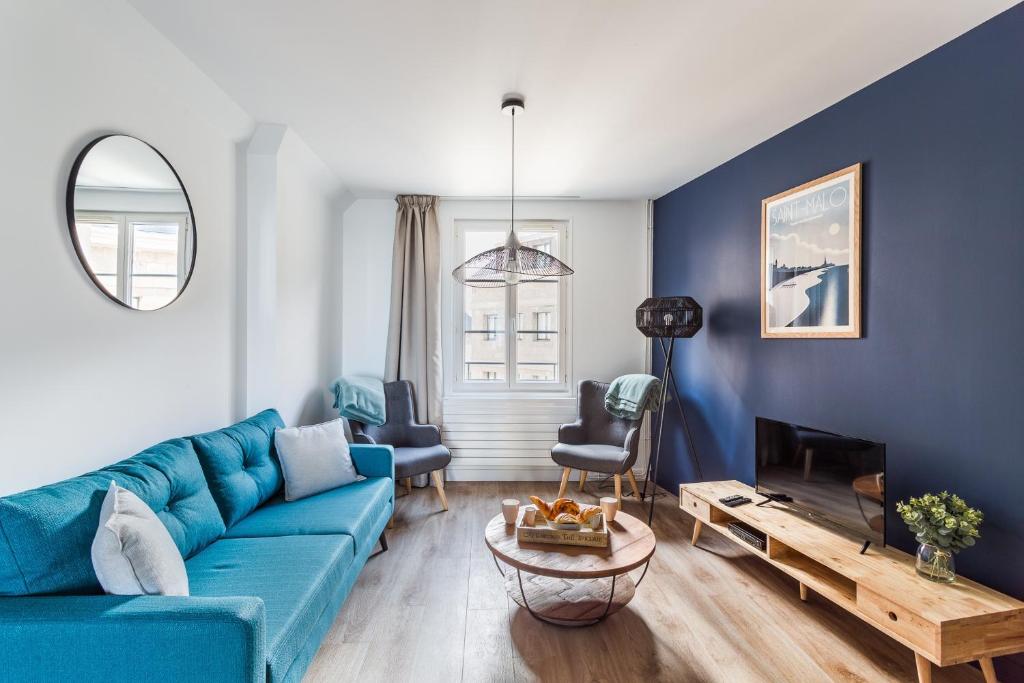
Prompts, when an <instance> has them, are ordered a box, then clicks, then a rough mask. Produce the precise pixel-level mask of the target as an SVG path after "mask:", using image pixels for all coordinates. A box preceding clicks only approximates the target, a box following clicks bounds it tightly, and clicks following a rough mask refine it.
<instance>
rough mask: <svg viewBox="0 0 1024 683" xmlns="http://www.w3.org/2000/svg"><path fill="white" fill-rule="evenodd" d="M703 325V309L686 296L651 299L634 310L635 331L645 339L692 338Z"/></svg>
mask: <svg viewBox="0 0 1024 683" xmlns="http://www.w3.org/2000/svg"><path fill="white" fill-rule="evenodd" d="M703 324H704V309H703V308H701V307H700V304H699V303H697V302H696V301H694V300H693V299H692V298H691V297H688V296H662V297H651V298H649V299H647V300H646V301H644V302H643V303H642V304H640V306H638V307H637V309H636V329H638V330H640V331H641V332H643V334H644V336H647V337H663V338H666V337H667V338H674V339H677V338H686V337H692V336H693V335H695V334H697V332H699V331H700V328H701V326H703Z"/></svg>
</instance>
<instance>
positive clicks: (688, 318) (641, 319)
mask: <svg viewBox="0 0 1024 683" xmlns="http://www.w3.org/2000/svg"><path fill="white" fill-rule="evenodd" d="M703 325H704V309H702V308H701V306H700V304H698V303H697V302H696V301H694V300H693V299H692V298H691V297H688V296H665V297H652V298H649V299H647V300H645V301H644V302H643V303H642V304H640V306H639V307H638V308H637V309H636V328H637V329H638V330H640V332H642V333H643V334H644V336H646V337H650V338H652V339H657V340H658V345H659V346H661V353H662V357H663V358H664V359H665V370H664V372H663V373H662V378H661V402H660V403H659V404H658V406H659V407H658V435H657V440H656V442H655V447H654V453H653V457H650V458H648V459H647V474H646V476H645V477H644V488H643V491H642V492H641V494H640V499H641V500H643V499H644V498H645V497H646V496H647V484H648V483H649V482H651V481H652V480H653V481H654V485H655V487H657V484H658V462H659V460H660V457H661V439H662V434H663V432H664V431H665V410H666V404H667V399H668V392H669V389H670V388H671V390H672V393H673V394H674V396H675V403H676V406H677V407H678V410H679V417H680V419H681V420H682V423H683V431H684V432H685V434H686V445H687V448H688V449H689V451H690V457H691V458H692V459H693V465H694V469H695V470H696V472H697V478H698V479H703V478H704V474H703V472H702V471H701V467H700V459H699V458H698V457H697V451H696V450H695V449H694V447H693V436H692V435H691V434H690V425H689V424H688V423H687V421H686V412H685V411H684V410H683V402H682V399H681V397H680V395H679V388H678V387H677V386H676V378H675V375H674V374H673V373H672V353H673V351H675V344H676V339H688V338H690V337H692V336H694V335H695V334H697V332H699V331H700V328H701V327H702V326H703ZM666 339H668V347H667V348H666V346H665V340H666ZM655 490H657V489H655ZM654 498H655V496H654V491H652V492H651V507H650V510H649V512H648V513H647V524H648V526H649V525H650V524H651V523H652V522H653V521H654Z"/></svg>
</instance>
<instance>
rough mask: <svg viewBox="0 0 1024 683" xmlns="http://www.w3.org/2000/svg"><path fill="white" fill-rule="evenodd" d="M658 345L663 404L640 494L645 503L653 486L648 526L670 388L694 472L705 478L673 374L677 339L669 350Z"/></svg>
mask: <svg viewBox="0 0 1024 683" xmlns="http://www.w3.org/2000/svg"><path fill="white" fill-rule="evenodd" d="M658 343H659V344H660V345H661V354H662V357H663V358H664V359H665V370H664V372H663V373H662V378H661V402H660V403H659V406H658V412H657V413H656V415H657V424H658V433H657V438H656V440H655V446H654V451H653V452H652V453H651V457H650V458H648V459H647V474H646V476H645V477H644V488H643V491H642V492H641V494H640V500H641V501H644V499H645V498H646V496H647V484H648V483H652V484H653V489H652V491H651V502H650V507H649V509H648V512H647V525H648V526H650V525H651V524H652V523H653V522H654V499H655V494H656V492H657V487H658V465H659V462H660V459H661V442H662V437H663V434H664V431H665V410H666V408H667V403H668V401H667V399H668V392H669V389H670V388H671V389H672V393H673V395H674V398H675V403H676V406H677V407H678V409H679V418H680V421H681V422H682V423H683V432H684V433H685V434H686V446H687V448H688V449H689V451H690V457H691V458H692V459H693V465H694V470H695V471H696V473H697V478H698V480H702V479H703V478H704V474H703V472H702V471H701V467H700V460H699V459H698V458H697V451H696V450H695V449H694V447H693V436H692V434H691V433H690V425H689V423H688V422H687V421H686V412H685V411H684V410H683V403H682V399H681V398H680V395H679V388H678V387H677V386H676V379H675V375H674V374H673V373H672V354H673V352H674V351H675V344H676V338H675V337H671V338H669V342H668V348H667V349H666V348H665V340H664V339H663V338H658Z"/></svg>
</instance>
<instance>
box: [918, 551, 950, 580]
mask: <svg viewBox="0 0 1024 683" xmlns="http://www.w3.org/2000/svg"><path fill="white" fill-rule="evenodd" d="M917 573H918V574H920V575H921V576H923V577H924V578H926V579H928V580H930V581H937V582H939V583H953V581H954V580H956V565H955V563H954V562H953V553H952V552H950V551H949V550H943V549H942V548H939V547H938V546H934V545H931V544H929V543H922V544H921V545H919V546H918V548H917Z"/></svg>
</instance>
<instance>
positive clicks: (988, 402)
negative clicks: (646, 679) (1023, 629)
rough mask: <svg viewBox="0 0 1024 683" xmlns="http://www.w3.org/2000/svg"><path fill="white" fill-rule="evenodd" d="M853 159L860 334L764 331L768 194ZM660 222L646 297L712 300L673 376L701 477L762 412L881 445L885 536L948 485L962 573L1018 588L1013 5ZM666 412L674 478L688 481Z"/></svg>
mask: <svg viewBox="0 0 1024 683" xmlns="http://www.w3.org/2000/svg"><path fill="white" fill-rule="evenodd" d="M756 115H757V113H756V111H752V112H751V116H756ZM679 153H680V154H686V150H685V149H681V150H679ZM858 161H860V162H863V164H864V190H863V237H864V243H863V255H864V261H863V263H864V270H863V298H862V301H863V311H864V317H863V320H864V338H863V339H859V340H763V339H761V338H760V322H759V316H760V312H759V311H760V309H759V306H760V303H759V292H758V282H759V259H760V242H759V235H760V219H761V213H760V212H761V199H762V198H764V197H767V196H770V195H773V194H775V193H777V192H781V191H783V190H786V189H788V188H791V187H794V186H796V185H799V184H801V183H803V182H806V181H808V180H811V179H813V178H816V177H818V176H821V175H824V174H825V173H829V172H831V171H834V170H837V169H839V168H843V167H845V166H849V165H850V164H853V163H855V162H858ZM654 226H655V232H654V293H655V295H656V296H668V295H689V296H692V297H694V298H695V299H697V301H699V302H700V303H701V304H702V305H703V306H704V312H705V327H704V330H703V331H701V332H700V334H699V335H698V336H697V337H695V338H694V339H691V340H683V341H681V342H679V343H678V345H677V347H676V348H677V354H679V355H678V357H677V358H678V362H676V363H674V366H673V370H674V372H676V373H678V376H679V379H680V380H681V386H680V390H681V392H682V393H683V395H684V400H683V402H684V405H685V406H686V407H687V411H688V412H687V417H688V418H689V421H690V424H691V427H692V428H693V431H694V436H695V439H696V442H697V450H698V452H699V455H700V457H701V461H702V464H703V467H704V476H705V479H727V478H736V479H740V480H742V481H745V482H748V483H752V482H753V478H754V457H753V454H754V443H753V441H754V416H755V415H763V416H767V417H772V418H776V419H781V420H786V421H792V422H799V423H801V424H805V425H809V426H812V427H819V428H822V429H826V430H831V431H837V432H840V433H845V434H850V435H853V436H860V437H864V438H869V439H876V440H879V441H884V442H886V443H887V444H888V451H887V453H888V463H887V484H888V497H889V500H890V504H889V509H888V511H887V512H888V523H887V530H886V531H887V533H888V537H889V539H890V544H891V545H895V546H899V547H901V548H904V549H906V550H913V548H914V545H915V544H914V542H913V538H912V536H911V535H910V533H909V532H907V531H906V529H905V528H904V527H903V525H902V523H901V521H900V520H899V518H898V517H897V516H896V513H895V509H894V507H895V501H896V500H898V499H901V498H906V497H907V496H910V495H914V494H919V493H922V492H924V491H936V490H942V489H949V490H951V491H955V492H957V493H960V494H961V495H963V496H964V497H965V498H966V499H967V501H968V502H969V503H971V504H973V505H975V506H976V507H980V508H982V509H983V510H984V512H985V513H986V520H985V523H984V526H983V528H982V539H981V541H980V542H979V544H978V545H977V546H975V547H974V548H972V549H970V550H967V551H964V552H963V553H961V554H960V555H959V556H958V557H957V564H958V568H959V569H960V570H961V572H962V573H963V574H964V575H966V576H969V577H971V578H974V579H976V580H979V581H982V582H984V583H987V584H989V585H991V586H994V587H997V588H999V589H1001V590H1004V591H1006V592H1009V593H1011V594H1013V595H1016V596H1018V597H1024V4H1022V5H1017V6H1016V7H1014V8H1012V9H1010V10H1009V11H1007V12H1005V13H1003V14H1001V15H1000V16H998V17H996V18H994V19H992V20H991V21H989V22H987V23H985V24H983V25H982V26H980V27H978V28H976V29H974V30H973V31H971V32H969V33H967V34H965V35H963V36H961V37H960V38H957V39H956V40H954V41H952V42H950V43H948V44H947V45H945V46H943V47H941V48H939V49H938V50H936V51H934V52H932V53H930V54H928V55H926V56H925V57H923V58H921V59H919V60H917V61H916V62H913V63H912V64H910V65H908V66H906V67H904V68H903V69H900V70H899V71H897V72H895V73H893V74H891V75H890V76H888V77H886V78H884V79H882V80H880V81H878V82H876V83H874V84H872V85H870V86H868V87H867V88H865V89H863V90H861V91H859V92H857V93H855V94H854V95H852V96H850V97H848V98H847V99H845V100H843V101H841V102H839V103H837V104H836V105H834V106H832V107H830V108H829V109H827V110H825V111H823V112H821V113H819V114H817V115H815V116H813V117H811V118H809V119H807V120H806V121H803V122H802V123H800V124H798V125H796V126H794V127H793V128H790V129H789V130H787V131H785V132H783V133H781V134H779V135H777V136H776V137H774V138H772V139H770V140H768V141H766V142H764V143H762V144H760V145H758V146H757V147H754V148H753V149H751V150H749V151H747V152H745V153H744V154H741V155H740V156H738V157H736V158H735V159H733V160H731V161H729V162H727V163H725V164H723V165H722V166H719V167H718V168H716V169H714V170H712V171H710V172H709V173H707V174H705V175H704V176H702V177H700V178H698V179H696V180H694V181H692V182H690V183H687V184H686V185H683V186H682V187H680V188H678V189H676V190H674V191H673V192H671V193H670V194H668V195H666V196H664V197H662V198H661V199H659V200H657V201H656V202H655V204H654ZM660 361H661V357H660V352H658V353H655V363H654V365H655V370H656V372H659V373H660V369H661V368H660ZM669 416H670V421H669V422H668V423H666V439H667V440H666V442H665V447H664V448H665V450H664V451H663V452H664V456H663V461H662V466H661V476H660V477H659V481H660V483H661V484H663V485H664V486H666V487H668V488H669V489H670V490H672V489H674V488H675V487H676V486H678V483H679V482H682V481H692V480H693V479H694V478H695V477H694V473H693V469H692V467H691V465H690V462H689V458H688V456H687V452H686V448H685V443H684V440H683V438H682V435H681V431H680V429H679V425H678V424H677V423H676V422H675V420H674V419H673V418H675V416H676V413H675V412H673V411H672V410H671V409H670V412H669ZM1018 661H1019V660H1018ZM1004 665H1005V663H1004ZM1010 668H1014V669H1016V667H1015V666H1014V667H1010ZM1007 673H1009V672H1007ZM1015 679H1016V677H1015ZM1017 680H1020V679H1017Z"/></svg>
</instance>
